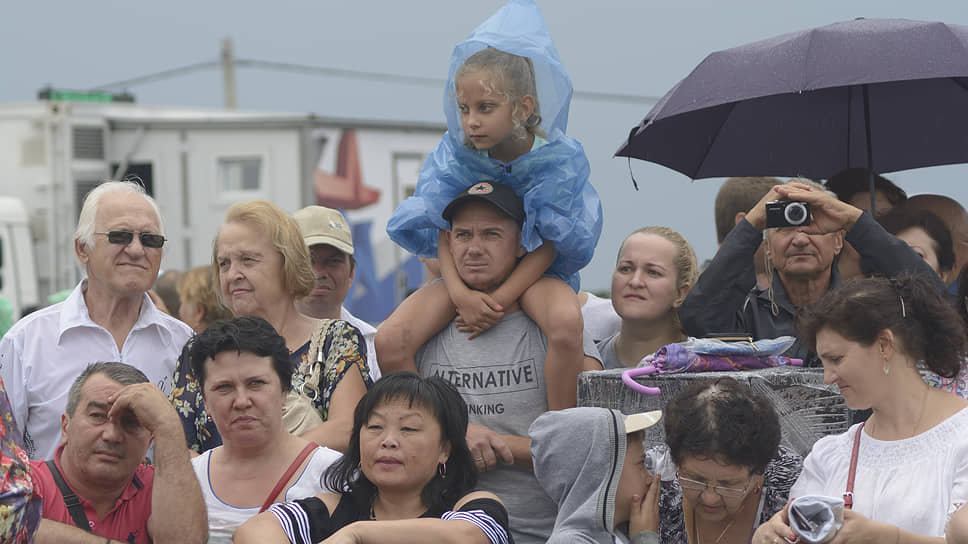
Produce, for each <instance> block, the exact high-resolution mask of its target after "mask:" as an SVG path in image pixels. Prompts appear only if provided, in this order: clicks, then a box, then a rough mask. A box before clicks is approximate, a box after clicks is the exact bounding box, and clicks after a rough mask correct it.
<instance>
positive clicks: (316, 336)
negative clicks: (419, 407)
mask: <svg viewBox="0 0 968 544" xmlns="http://www.w3.org/2000/svg"><path fill="white" fill-rule="evenodd" d="M212 266H214V268H215V277H214V279H215V282H216V283H217V284H218V298H219V300H220V301H221V303H222V304H224V305H225V306H226V307H227V308H228V309H229V310H230V311H231V312H232V314H233V315H234V316H236V317H240V316H246V315H252V316H256V317H261V318H263V319H265V320H266V321H268V322H269V324H270V325H272V327H273V328H275V330H276V331H277V332H278V333H279V335H280V336H282V337H283V338H284V339H285V340H286V345H287V347H288V348H289V351H290V361H291V363H292V365H293V368H294V375H293V380H292V389H291V391H290V392H289V396H288V400H287V402H286V411H285V414H284V422H285V425H286V430H287V431H289V432H291V433H293V434H296V435H299V436H302V437H303V438H306V439H308V440H312V441H314V442H316V443H318V444H320V445H322V446H327V447H330V448H332V449H335V450H338V451H343V450H345V449H346V446H347V444H348V443H349V438H350V431H351V430H352V427H353V409H354V407H355V406H356V403H357V402H358V401H359V400H360V398H362V397H363V394H364V393H366V389H367V388H368V387H369V386H370V384H371V383H372V380H371V378H370V375H369V370H368V369H367V365H366V344H365V341H364V340H363V336H362V334H361V333H360V332H359V330H357V329H356V328H355V327H353V326H352V325H350V324H349V323H346V322H345V321H342V320H338V319H321V320H320V319H313V318H310V317H306V316H304V315H302V314H301V313H300V312H299V311H298V310H297V309H296V305H295V301H296V300H297V299H299V298H302V297H304V296H306V295H307V294H309V293H310V291H311V290H312V288H313V286H314V285H315V282H316V278H315V275H314V274H313V270H312V266H311V264H310V259H309V250H308V249H307V247H306V244H305V242H304V241H303V238H302V234H300V232H299V227H298V226H297V225H296V222H295V220H293V219H292V217H290V216H289V215H288V214H286V213H285V212H283V211H282V210H280V209H279V208H277V207H276V206H275V205H273V204H272V203H270V202H267V201H265V200H252V201H248V202H240V203H237V204H234V205H232V206H231V207H230V208H229V209H228V211H227V212H226V214H225V218H224V219H223V221H222V225H221V226H220V227H219V230H218V233H217V234H216V236H215V241H214V243H213V245H212ZM171 399H172V402H173V403H174V404H175V408H176V409H177V410H178V413H179V415H180V416H181V418H182V425H183V426H184V428H185V435H186V438H187V441H188V445H189V447H190V448H191V449H192V450H194V451H196V452H198V453H202V452H203V451H206V450H209V449H211V448H213V447H216V446H218V445H219V444H221V443H222V441H221V438H220V436H219V434H218V429H216V428H215V425H214V423H213V422H212V421H211V419H210V418H209V417H208V414H207V413H206V410H205V404H204V402H203V400H202V394H201V389H200V387H199V384H198V379H197V377H196V376H194V375H193V373H192V370H191V368H190V367H189V365H188V364H187V361H185V360H184V358H183V360H182V361H180V362H179V364H178V366H177V368H176V369H175V377H174V387H173V389H172V394H171Z"/></svg>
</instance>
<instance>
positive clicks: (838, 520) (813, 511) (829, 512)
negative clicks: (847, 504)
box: [787, 495, 844, 544]
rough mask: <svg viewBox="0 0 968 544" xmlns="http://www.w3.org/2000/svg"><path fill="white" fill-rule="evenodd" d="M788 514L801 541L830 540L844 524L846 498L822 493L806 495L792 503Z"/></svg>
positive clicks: (811, 543) (819, 543)
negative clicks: (827, 495) (837, 497)
mask: <svg viewBox="0 0 968 544" xmlns="http://www.w3.org/2000/svg"><path fill="white" fill-rule="evenodd" d="M787 515H788V517H789V520H790V529H793V532H794V533H796V534H797V536H798V537H799V539H800V542H805V543H807V544H823V543H824V542H829V541H830V540H832V539H833V538H834V536H835V535H836V534H837V531H839V530H840V527H841V526H843V524H844V500H843V499H835V498H833V497H824V496H820V495H804V496H803V497H798V498H796V499H794V500H793V501H792V502H791V503H790V507H789V510H788V511H787Z"/></svg>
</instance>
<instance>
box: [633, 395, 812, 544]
mask: <svg viewBox="0 0 968 544" xmlns="http://www.w3.org/2000/svg"><path fill="white" fill-rule="evenodd" d="M663 413H664V421H665V435H666V438H665V440H666V446H659V447H658V448H654V449H653V450H652V451H650V452H649V455H650V456H653V458H655V457H656V456H661V454H662V452H663V450H664V449H665V448H668V453H669V456H670V457H671V458H672V462H673V463H674V464H675V466H676V468H677V472H676V478H674V479H672V480H670V481H663V482H662V487H661V493H660V496H659V512H658V520H659V523H658V531H657V532H658V533H659V537H660V538H659V541H660V542H663V543H668V544H679V543H682V544H689V543H698V542H703V543H705V542H710V543H711V542H718V543H720V544H725V543H734V542H735V543H740V542H742V543H744V544H745V543H747V542H749V540H750V536H751V535H752V534H753V531H754V530H755V529H756V527H757V526H759V525H760V524H761V523H763V522H765V521H766V520H768V519H770V517H771V516H772V515H773V514H774V513H776V512H777V511H779V510H780V509H782V508H783V506H784V505H785V504H786V501H787V498H788V495H789V491H790V486H791V485H793V481H794V480H795V479H796V477H797V475H798V474H799V473H800V466H801V465H800V463H801V460H800V456H799V455H797V454H796V453H795V452H793V451H792V450H789V449H788V448H786V447H783V446H780V420H779V417H778V416H777V414H776V411H775V410H774V409H773V406H772V405H771V404H770V401H769V400H768V399H767V398H766V397H764V396H763V395H762V394H760V393H757V392H755V391H753V390H752V389H750V388H749V387H748V386H746V385H744V384H741V383H739V382H737V381H736V380H734V379H732V378H720V379H718V380H715V381H703V382H697V383H693V384H691V385H689V386H687V387H686V388H685V389H683V390H682V391H680V392H679V393H678V394H677V395H676V396H675V398H673V399H672V400H671V401H669V403H668V404H666V406H665V410H664V412H663ZM653 468H656V467H653Z"/></svg>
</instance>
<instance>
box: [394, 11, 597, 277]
mask: <svg viewBox="0 0 968 544" xmlns="http://www.w3.org/2000/svg"><path fill="white" fill-rule="evenodd" d="M488 46H491V47H494V48H497V49H500V50H502V51H505V52H508V53H513V54H515V55H520V56H523V57H528V58H530V59H531V61H532V63H533V64H534V72H535V79H536V85H537V89H538V105H539V109H540V113H541V116H542V119H543V121H542V123H541V127H540V128H542V129H543V130H544V131H545V132H546V133H547V139H548V144H547V145H543V146H541V147H538V148H537V149H533V150H532V151H530V152H529V153H525V154H524V155H521V156H520V157H518V158H516V159H514V160H513V161H511V162H509V163H503V162H501V161H498V160H496V159H492V158H489V157H485V156H482V155H480V154H479V153H477V152H476V151H475V150H473V149H469V148H467V147H465V146H464V144H463V142H464V130H463V127H462V125H461V121H460V114H459V112H458V111H457V100H456V96H455V83H454V75H455V74H456V72H457V70H458V69H459V68H460V67H461V66H462V65H463V64H464V61H465V60H466V59H467V58H468V57H470V56H471V55H473V54H474V53H476V52H478V51H480V50H482V49H485V48H486V47H488ZM571 94H572V85H571V79H570V78H569V77H568V74H567V73H566V72H565V69H564V67H563V66H562V65H561V61H560V60H559V58H558V51H557V50H556V49H555V46H554V43H553V42H552V41H551V33H550V32H549V31H548V27H547V26H545V23H544V19H543V18H542V16H541V12H540V11H539V10H538V6H537V5H535V3H534V2H533V1H531V0H511V1H510V2H509V3H508V4H507V5H506V6H504V7H503V8H501V9H500V10H498V11H497V13H495V14H494V15H492V16H491V17H490V18H489V19H488V20H487V21H485V22H484V23H483V24H482V25H481V26H479V27H478V28H477V29H476V30H475V31H474V32H473V33H472V34H471V36H470V37H469V38H468V39H467V40H465V41H464V42H461V43H460V44H458V45H457V47H456V48H454V53H453V54H452V55H451V60H450V70H449V73H448V78H447V86H446V88H445V89H444V113H445V114H446V116H447V133H446V134H444V136H443V138H441V140H440V143H439V144H437V147H436V148H435V149H434V150H433V152H431V154H430V155H428V156H427V161H426V162H425V163H424V165H423V168H422V169H421V171H420V177H419V178H418V181H417V189H416V192H415V193H414V196H412V197H410V198H408V199H407V200H405V201H404V202H402V203H401V204H400V206H399V207H397V209H396V211H395V212H394V214H393V216H392V217H391V218H390V221H389V222H388V223H387V234H389V235H390V238H391V239H392V240H393V241H394V242H396V243H397V244H399V245H400V246H401V247H403V248H404V249H406V250H408V251H410V252H412V253H415V254H417V255H419V256H421V257H436V256H437V236H438V232H439V231H440V230H447V229H449V228H450V225H449V224H448V223H447V222H446V221H445V220H444V218H443V217H441V213H442V212H443V210H444V208H445V207H446V206H447V204H449V203H450V201H451V200H453V199H454V198H455V197H456V196H457V195H458V194H460V193H461V192H462V191H464V190H465V189H467V188H468V187H470V186H471V185H474V184H475V183H477V182H479V181H482V180H492V181H496V182H498V183H503V184H505V185H508V186H510V187H512V188H513V189H514V191H515V193H517V194H518V196H520V197H521V199H522V200H523V201H524V210H525V213H526V214H527V218H526V219H525V223H524V225H523V226H522V229H521V243H522V245H524V247H525V249H527V250H528V251H534V250H535V249H537V248H538V247H539V246H541V244H542V241H543V240H549V241H551V242H552V243H554V245H555V249H557V251H558V255H557V257H556V258H555V261H554V262H553V263H552V264H551V268H550V269H549V270H548V273H549V274H550V275H553V276H555V277H558V278H560V279H562V280H564V281H566V282H568V284H569V285H571V287H572V288H573V289H575V290H576V291H577V290H578V288H579V277H578V271H579V270H581V269H582V268H583V267H584V266H585V265H587V264H588V263H589V261H591V258H592V255H593V253H594V252H595V245H596V244H597V243H598V237H599V236H600V235H601V232H602V205H601V201H600V200H599V198H598V193H597V192H596V191H595V188H594V187H592V185H591V183H589V181H588V177H589V174H590V167H589V165H588V158H587V157H585V151H584V149H582V146H581V144H580V143H579V142H578V141H577V140H575V139H573V138H569V137H568V136H565V128H566V126H567V125H568V107H569V103H570V102H571Z"/></svg>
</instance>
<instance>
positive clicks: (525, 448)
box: [500, 434, 533, 468]
mask: <svg viewBox="0 0 968 544" xmlns="http://www.w3.org/2000/svg"><path fill="white" fill-rule="evenodd" d="M500 436H501V438H502V439H504V442H505V443H506V444H507V445H508V447H509V448H511V455H513V456H514V464H515V465H518V466H519V467H526V468H532V466H533V464H532V462H531V439H530V438H528V437H526V436H517V435H514V434H502V435H500Z"/></svg>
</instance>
